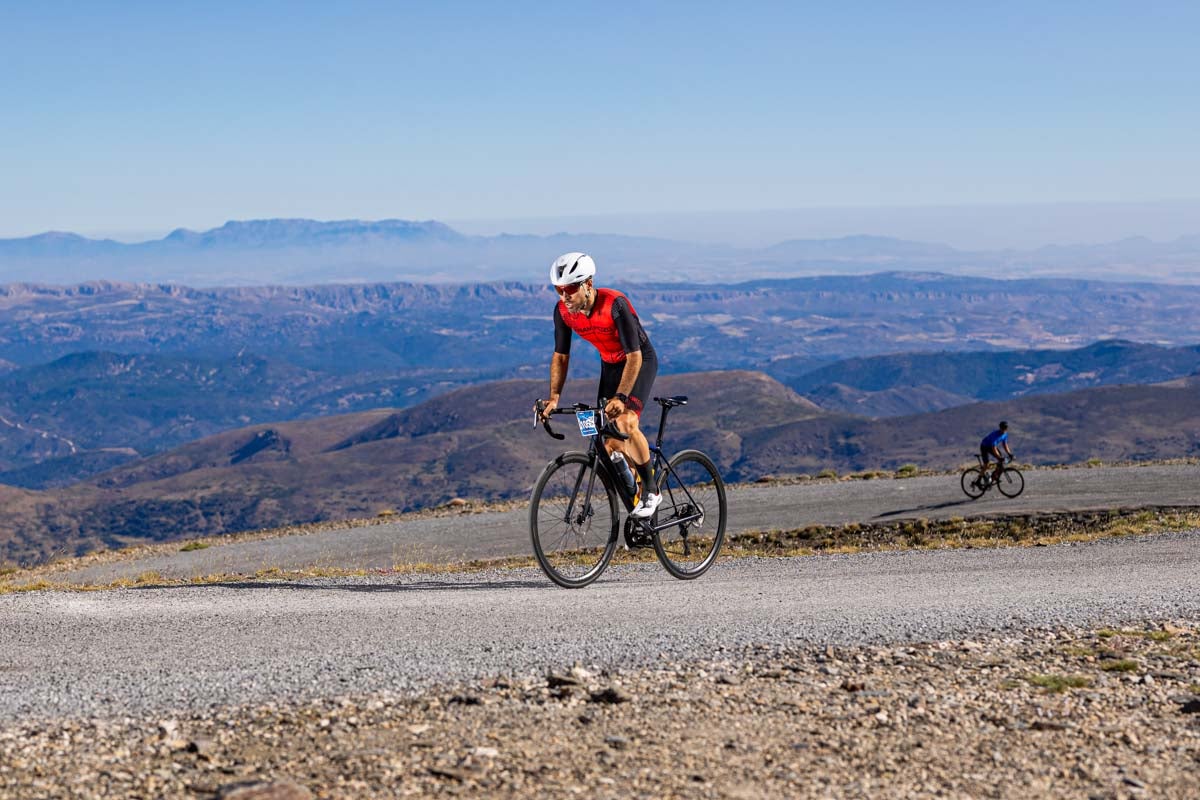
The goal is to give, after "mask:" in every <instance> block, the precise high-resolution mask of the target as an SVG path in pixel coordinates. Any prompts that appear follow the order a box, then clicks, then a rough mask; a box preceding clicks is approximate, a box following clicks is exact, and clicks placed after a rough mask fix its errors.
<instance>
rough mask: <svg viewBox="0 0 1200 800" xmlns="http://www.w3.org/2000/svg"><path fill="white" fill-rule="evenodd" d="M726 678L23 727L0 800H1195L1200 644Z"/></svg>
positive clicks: (980, 652)
mask: <svg viewBox="0 0 1200 800" xmlns="http://www.w3.org/2000/svg"><path fill="white" fill-rule="evenodd" d="M714 656H715V657H714V658H713V659H711V660H708V661H705V662H688V663H669V662H666V661H664V662H663V663H662V664H661V665H659V666H657V667H656V668H653V669H643V670H637V671H605V670H602V669H600V668H597V667H595V666H588V665H584V666H579V665H576V666H574V667H573V668H572V667H571V666H569V665H564V666H563V668H562V671H561V673H559V674H552V675H550V676H547V677H544V678H536V679H531V678H527V677H511V676H498V677H496V678H494V679H491V680H487V681H484V682H481V683H474V684H469V685H457V686H447V687H443V688H442V689H439V690H436V691H430V692H425V693H422V694H419V695H415V696H393V695H386V694H385V695H373V696H366V697H346V698H342V699H338V700H332V701H322V702H316V703H312V704H305V705H293V706H279V705H272V706H270V707H256V708H240V709H231V708H226V709H218V710H214V711H212V712H208V713H204V714H197V715H195V716H191V717H180V718H167V717H146V718H138V719H133V718H123V719H117V720H97V719H86V720H62V721H58V722H53V723H48V724H47V723H41V724H36V725H33V724H30V725H22V724H21V723H20V721H16V720H10V721H7V722H5V723H4V724H3V725H0V797H3V798H17V797H20V798H51V797H53V798H59V797H77V798H99V797H168V798H213V797H223V798H239V797H240V798H243V800H244V799H245V798H249V797H256V798H268V797H270V798H308V797H321V798H326V797H327V798H334V797H355V798H376V797H379V798H383V797H396V796H440V795H454V796H458V797H526V796H531V795H532V794H535V793H536V794H538V795H541V796H580V797H599V798H610V797H611V798H625V797H655V798H658V797H705V798H708V797H711V798H751V797H754V798H757V797H825V796H829V795H836V796H846V797H882V796H887V797H928V796H935V795H942V796H954V797H966V796H970V797H982V796H987V797H1014V798H1016V797H1031V796H1037V797H1100V798H1140V797H1167V798H1176V797H1177V798H1185V797H1194V796H1195V787H1196V786H1198V785H1200V620H1195V619H1193V620H1174V621H1172V622H1161V621H1148V622H1147V623H1146V624H1145V625H1144V626H1141V627H1138V628H1136V629H1124V630H1119V631H1118V630H1105V629H1099V630H1069V629H1068V630H1053V631H1047V630H1037V629H1031V630H1023V631H1021V632H1020V633H1019V634H1013V635H1010V636H1006V637H1005V638H981V639H976V640H973V641H937V642H929V643H924V644H913V645H904V646H896V647H847V648H824V649H811V648H807V649H796V650H776V651H768V650H761V649H759V650H748V651H742V652H736V653H734V652H722V651H721V650H720V649H719V648H718V650H717V652H716V653H715V654H714ZM254 792H264V793H259V794H256V793H254ZM268 792H269V793H268Z"/></svg>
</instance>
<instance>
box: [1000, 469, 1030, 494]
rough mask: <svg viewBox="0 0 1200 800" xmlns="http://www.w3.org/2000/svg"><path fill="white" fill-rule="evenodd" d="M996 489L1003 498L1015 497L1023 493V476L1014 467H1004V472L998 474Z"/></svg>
mask: <svg viewBox="0 0 1200 800" xmlns="http://www.w3.org/2000/svg"><path fill="white" fill-rule="evenodd" d="M996 488H997V489H999V490H1000V494H1002V495H1004V496H1005V497H1016V496H1017V495H1019V494H1020V493H1021V492H1023V491H1025V476H1024V475H1022V474H1021V470H1019V469H1016V468H1015V467H1005V468H1004V472H1001V473H1000V480H999V481H997V482H996Z"/></svg>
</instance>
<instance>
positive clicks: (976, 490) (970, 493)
mask: <svg viewBox="0 0 1200 800" xmlns="http://www.w3.org/2000/svg"><path fill="white" fill-rule="evenodd" d="M986 477H987V474H986V473H985V472H984V471H983V470H981V469H980V468H979V467H967V468H966V469H964V470H963V474H962V477H961V478H959V481H958V482H959V485H961V486H962V490H963V494H965V495H966V496H967V497H969V498H971V499H972V500H978V499H979V498H981V497H983V494H984V492H986V491H987V490H988V487H987V485H986V484H984V483H982V480H983V479H984V478H986Z"/></svg>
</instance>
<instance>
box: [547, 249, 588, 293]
mask: <svg viewBox="0 0 1200 800" xmlns="http://www.w3.org/2000/svg"><path fill="white" fill-rule="evenodd" d="M595 275H596V262H595V261H592V257H591V256H588V255H584V254H583V253H564V254H563V255H561V256H559V257H558V258H556V259H555V260H554V263H553V264H551V265H550V282H551V283H553V284H554V285H555V286H570V285H571V284H572V283H580V282H581V281H586V280H587V279H588V278H591V277H595Z"/></svg>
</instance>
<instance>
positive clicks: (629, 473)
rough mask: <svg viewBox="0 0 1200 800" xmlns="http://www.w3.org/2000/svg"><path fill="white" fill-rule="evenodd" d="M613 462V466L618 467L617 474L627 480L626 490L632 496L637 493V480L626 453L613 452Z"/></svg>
mask: <svg viewBox="0 0 1200 800" xmlns="http://www.w3.org/2000/svg"><path fill="white" fill-rule="evenodd" d="M612 462H613V466H614V467H616V468H617V474H618V475H620V476H621V480H623V481H624V482H625V491H627V492H629V496H630V497H633V496H634V495H636V494H637V482H636V481H635V480H634V478H633V468H632V467H630V466H629V462H628V461H626V460H625V455H624V454H623V453H620V452H614V453H613V454H612Z"/></svg>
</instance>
